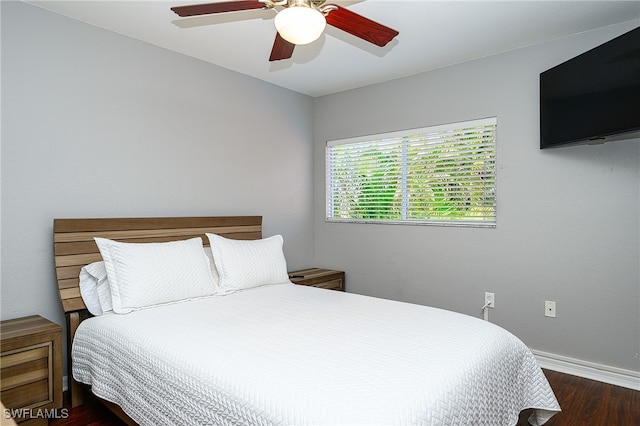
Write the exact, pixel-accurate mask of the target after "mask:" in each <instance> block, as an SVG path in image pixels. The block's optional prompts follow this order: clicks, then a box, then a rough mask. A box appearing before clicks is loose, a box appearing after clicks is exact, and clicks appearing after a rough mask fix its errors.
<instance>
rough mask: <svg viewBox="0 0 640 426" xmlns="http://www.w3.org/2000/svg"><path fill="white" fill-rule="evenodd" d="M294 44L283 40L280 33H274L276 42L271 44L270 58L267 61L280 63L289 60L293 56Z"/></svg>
mask: <svg viewBox="0 0 640 426" xmlns="http://www.w3.org/2000/svg"><path fill="white" fill-rule="evenodd" d="M294 47H296V45H295V44H293V43H290V42H288V41H287V40H285V39H283V38H282V36H281V35H280V33H278V32H276V40H275V41H274V42H273V48H272V49H271V56H269V61H270V62H271V61H280V60H282V59H289V58H290V57H291V55H293V48H294Z"/></svg>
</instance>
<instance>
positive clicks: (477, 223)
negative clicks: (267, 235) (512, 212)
mask: <svg viewBox="0 0 640 426" xmlns="http://www.w3.org/2000/svg"><path fill="white" fill-rule="evenodd" d="M482 127H485V128H486V127H489V128H491V127H492V128H493V130H492V131H493V133H492V138H491V140H492V144H491V146H492V150H487V151H488V155H489V156H490V159H489V161H488V163H489V164H491V166H490V167H488V169H490V170H491V179H492V181H493V186H492V187H491V186H490V189H489V191H486V190H485V193H487V192H488V193H489V197H488V198H489V199H493V204H492V205H488V207H492V210H491V211H490V212H491V213H492V214H491V215H489V216H487V217H492V220H491V219H487V218H484V219H480V220H472V219H466V220H460V219H456V220H454V219H451V218H447V217H446V216H442V217H441V218H439V219H435V220H434V219H433V218H430V219H411V218H407V215H406V212H407V210H406V209H407V203H408V201H407V200H408V198H409V197H408V195H407V192H405V191H406V188H404V187H403V188H402V189H401V190H398V189H397V190H396V191H400V192H401V193H402V195H401V201H400V202H401V217H402V218H401V219H395V220H393V219H367V218H335V217H332V216H333V212H334V203H333V198H334V197H333V189H332V188H333V179H332V178H333V170H332V166H333V162H332V161H331V148H332V147H335V146H338V145H347V144H361V143H372V144H373V143H376V142H377V143H379V144H380V145H382V144H383V143H385V141H393V140H396V141H397V140H402V151H403V152H402V154H401V169H402V171H401V173H406V172H407V170H408V167H407V161H408V160H407V159H408V154H407V152H406V147H407V146H408V142H407V141H408V140H409V139H411V138H415V137H416V135H419V136H422V137H425V138H428V136H427V135H437V134H442V133H444V132H451V131H453V132H458V133H462V132H463V131H465V130H467V129H472V128H478V129H480V128H482ZM497 139H498V119H497V117H487V118H481V119H475V120H466V121H461V122H455V123H448V124H441V125H434V126H427V127H421V128H417V129H407V130H401V131H394V132H386V133H379V134H372V135H364V136H357V137H352V138H345V139H336V140H329V141H327V142H326V144H325V191H326V193H325V221H326V222H328V223H366V224H394V225H426V226H443V227H451V226H453V227H470V228H495V227H496V226H497ZM443 140H445V139H443ZM406 181H407V180H406V179H404V178H402V179H401V182H402V183H403V184H405V183H406Z"/></svg>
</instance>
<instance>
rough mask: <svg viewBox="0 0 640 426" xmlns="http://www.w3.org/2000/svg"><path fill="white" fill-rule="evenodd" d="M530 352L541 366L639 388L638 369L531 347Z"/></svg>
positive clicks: (639, 376) (639, 373)
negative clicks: (618, 366) (612, 365)
mask: <svg viewBox="0 0 640 426" xmlns="http://www.w3.org/2000/svg"><path fill="white" fill-rule="evenodd" d="M531 352H533V355H535V357H536V359H537V360H538V364H539V365H540V367H542V368H546V369H548V370H553V371H559V372H561V373H566V374H571V375H574V376H578V377H584V378H585V379H591V380H597V381H599V382H604V383H609V384H612V385H616V386H622V387H625V388H629V389H634V390H640V372H638V371H633V370H625V369H623V368H617V367H611V366H608V365H602V364H598V363H595V362H589V361H583V360H580V359H576V358H570V357H567V356H563V355H556V354H552V353H549V352H542V351H538V350H535V349H532V350H531Z"/></svg>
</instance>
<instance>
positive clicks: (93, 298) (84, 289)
mask: <svg viewBox="0 0 640 426" xmlns="http://www.w3.org/2000/svg"><path fill="white" fill-rule="evenodd" d="M98 263H102V270H103V271H104V279H105V280H106V278H107V271H106V270H105V269H104V262H94V263H90V264H89V265H86V266H83V267H82V269H80V275H79V276H78V278H79V281H80V295H81V296H82V300H83V301H84V305H85V306H86V307H87V309H88V310H89V312H91V314H92V315H95V316H98V315H102V314H103V311H102V306H101V305H100V297H99V296H98V280H99V278H98V275H99V274H100V272H99V271H97V269H100V267H97V264H98Z"/></svg>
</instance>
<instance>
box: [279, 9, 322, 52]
mask: <svg viewBox="0 0 640 426" xmlns="http://www.w3.org/2000/svg"><path fill="white" fill-rule="evenodd" d="M274 23H275V25H276V29H277V30H278V33H280V36H282V38H283V39H285V40H287V41H288V42H289V43H293V44H309V43H311V42H312V41H315V40H317V39H318V37H320V35H321V34H322V32H323V31H324V27H325V26H326V25H327V20H326V19H325V18H324V15H323V14H322V13H321V12H320V11H318V10H316V9H313V8H310V7H304V6H291V7H288V8H286V9H284V10H282V11H281V12H279V13H278V14H277V15H276V18H275V20H274Z"/></svg>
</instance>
